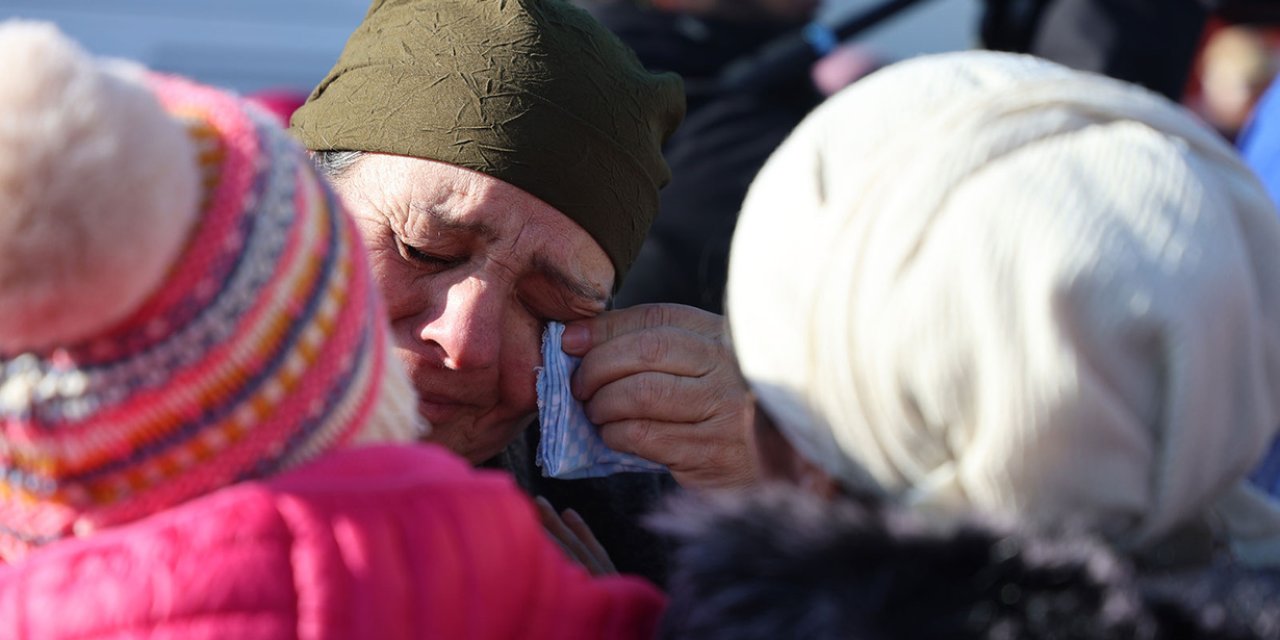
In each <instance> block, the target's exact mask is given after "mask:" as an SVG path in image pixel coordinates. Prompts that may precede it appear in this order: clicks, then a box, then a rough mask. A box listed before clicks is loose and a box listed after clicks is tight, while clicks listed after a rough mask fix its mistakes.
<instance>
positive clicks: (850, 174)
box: [728, 52, 1280, 561]
mask: <svg viewBox="0 0 1280 640" xmlns="http://www.w3.org/2000/svg"><path fill="white" fill-rule="evenodd" d="M780 212H786V217H785V218H783V217H781V215H780ZM1276 273H1280V223H1277V221H1276V218H1275V211H1274V210H1273V208H1272V206H1271V205H1270V203H1269V202H1268V201H1267V197H1266V194H1265V193H1264V192H1263V191H1262V189H1261V187H1260V186H1259V185H1258V184H1257V182H1256V180H1255V179H1254V178H1253V177H1252V175H1251V174H1250V173H1249V172H1248V171H1247V170H1246V169H1245V168H1244V167H1243V166H1242V165H1241V164H1240V163H1239V162H1238V160H1237V159H1236V158H1235V157H1234V155H1233V153H1232V151H1231V150H1230V149H1229V148H1228V147H1227V146H1226V145H1225V144H1224V143H1222V142H1221V141H1220V140H1219V139H1218V138H1217V137H1216V136H1215V135H1214V134H1213V133H1212V132H1210V131H1208V130H1207V129H1206V128H1205V127H1203V126H1202V125H1200V124H1199V123H1197V122H1196V121H1195V120H1194V119H1193V118H1192V117H1190V116H1189V115H1188V114H1186V113H1185V112H1183V111H1182V110H1181V109H1180V108H1178V107H1176V106H1174V105H1172V104H1171V103H1168V102H1167V101H1165V100H1164V99H1162V98H1160V97H1158V96H1156V95H1154V94H1151V93H1149V92H1146V91H1144V90H1141V89H1139V88H1136V87H1134V86H1131V85H1127V84H1124V83H1121V82H1118V81H1114V80H1109V79H1107V78H1103V77H1100V76H1094V75H1091V74H1085V73H1080V72H1075V71H1071V70H1069V69H1066V68H1064V67H1060V66H1057V65H1054V64H1052V63H1048V62H1044V61H1041V60H1037V59H1034V58H1029V57H1021V56H1014V55H1010V54H999V53H991V52H968V53H959V54H947V55H942V56H935V57H924V58H920V59H916V60H912V61H909V62H906V63H901V64H899V65H895V66H893V67H890V68H888V69H887V70H884V71H881V72H879V73H877V74H874V75H872V76H870V77H868V78H867V79H865V80H863V81H861V82H859V83H857V84H855V85H853V86H852V87H851V88H850V89H847V90H846V91H844V92H843V93H841V94H839V95H837V96H836V97H835V98H833V99H832V100H830V101H829V102H828V103H827V104H825V105H824V106H823V107H820V108H819V109H818V110H817V111H815V112H814V114H812V115H811V116H810V117H809V119H808V120H807V121H806V122H805V123H804V124H802V125H801V127H800V128H799V129H798V130H797V131H796V133H795V134H793V136H792V137H791V138H790V139H789V140H788V141H787V142H786V143H784V145H783V146H782V148H781V149H780V150H779V151H778V152H777V153H776V154H775V155H774V156H773V158H771V160H770V161H769V163H768V164H767V165H766V166H765V168H764V170H763V171H762V172H761V173H760V175H759V176H758V177H757V180H756V182H755V183H754V184H753V187H752V190H751V192H750V194H749V195H748V198H747V202H746V204H745V206H744V210H743V213H742V217H741V219H740V222H739V227H738V231H737V234H736V236H735V238H734V245H733V249H732V255H731V264H730V281H729V287H728V289H729V293H728V316H729V321H730V326H731V330H732V334H733V337H734V341H735V348H736V351H737V354H738V357H739V359H740V361H741V364H742V369H743V372H744V373H745V375H746V376H747V378H748V380H749V382H750V383H751V386H752V387H753V389H754V391H755V392H756V393H757V395H758V397H759V398H760V401H761V404H762V405H763V407H764V408H765V410H766V411H768V412H769V413H770V414H771V416H772V417H773V418H774V420H775V422H777V423H778V424H779V426H780V428H781V429H782V430H783V431H784V433H785V434H786V435H787V437H788V439H789V440H790V441H791V442H792V443H793V444H795V446H796V448H797V449H798V450H799V451H800V452H801V453H802V454H804V455H806V456H807V457H809V458H810V459H812V460H814V461H816V462H817V463H818V464H819V465H820V466H822V467H823V468H824V469H826V470H827V471H828V472H829V473H831V474H832V475H834V476H835V477H837V478H839V479H841V480H843V481H844V482H845V483H847V484H850V485H859V486H873V487H877V488H880V489H883V490H885V491H887V492H888V493H890V494H892V495H895V496H898V497H899V498H901V499H902V500H905V501H907V502H909V503H912V504H916V505H919V506H922V507H930V508H939V509H942V510H954V509H959V510H963V509H966V508H970V507H976V508H978V509H980V510H985V511H992V512H997V513H1003V514H1011V515H1013V516H1014V517H1017V518H1020V519H1024V520H1026V521H1029V522H1034V523H1036V524H1042V525H1052V524H1055V523H1061V522H1063V521H1067V520H1076V519H1079V520H1082V521H1083V522H1084V523H1086V524H1087V526H1090V527H1093V528H1095V529H1096V530H1098V531H1100V532H1101V533H1103V534H1104V535H1105V536H1107V537H1108V538H1109V539H1110V540H1111V541H1112V542H1113V543H1115V544H1117V545H1119V546H1120V547H1122V548H1125V549H1126V550H1145V549H1148V548H1151V547H1152V546H1154V545H1157V543H1158V542H1159V541H1161V540H1163V539H1165V538H1167V537H1169V536H1172V535H1175V534H1177V533H1178V532H1180V531H1182V530H1184V529H1187V528H1189V527H1190V528H1194V527H1196V526H1203V525H1206V524H1212V525H1217V526H1220V527H1221V528H1223V529H1225V530H1226V531H1227V536H1228V537H1230V538H1231V539H1232V542H1233V543H1234V544H1236V550H1237V551H1239V552H1241V553H1242V554H1244V555H1254V556H1256V557H1259V558H1261V557H1264V556H1265V557H1266V558H1267V559H1268V560H1269V561H1274V560H1276V559H1280V556H1278V555H1276V554H1275V553H1274V552H1275V551H1276V547H1275V545H1274V542H1275V541H1276V540H1277V537H1276V536H1277V534H1280V519H1278V518H1277V512H1276V511H1275V509H1274V507H1273V506H1271V505H1269V503H1265V502H1263V501H1260V500H1259V499H1258V496H1257V495H1256V494H1253V493H1251V492H1250V491H1249V490H1248V489H1247V488H1246V487H1244V486H1243V485H1242V484H1241V483H1240V482H1239V480H1240V478H1241V477H1242V476H1243V475H1244V474H1245V472H1246V471H1247V470H1248V469H1249V467H1250V465H1251V464H1252V463H1253V462H1254V461H1255V460H1256V459H1257V458H1258V457H1259V456H1260V455H1261V453H1262V452H1263V450H1264V448H1265V446H1266V444H1267V443H1268V442H1269V441H1270V439H1271V437H1272V436H1273V434H1274V430H1275V428H1276V425H1277V424H1278V423H1280V406H1277V404H1276V403H1277V400H1276V399H1277V398H1280V278H1276V277H1275V276H1274V274H1276ZM1208 521H1211V522H1208Z"/></svg>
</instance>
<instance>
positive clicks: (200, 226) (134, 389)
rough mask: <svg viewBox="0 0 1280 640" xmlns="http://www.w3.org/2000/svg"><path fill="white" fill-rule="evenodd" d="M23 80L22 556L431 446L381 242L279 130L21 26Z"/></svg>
mask: <svg viewBox="0 0 1280 640" xmlns="http://www.w3.org/2000/svg"><path fill="white" fill-rule="evenodd" d="M0 65H4V67H5V68H7V69H10V70H21V71H20V72H12V73H8V74H5V75H6V76H11V77H8V78H5V79H0V151H3V153H0V156H4V157H5V159H4V160H0V557H4V558H6V559H13V558H15V557H18V556H20V555H22V554H23V553H25V552H26V550H27V549H28V548H29V547H31V546H33V545H39V544H42V543H45V542H49V541H52V540H56V539H58V538H62V537H66V536H70V535H85V534H87V533H90V532H92V531H94V530H96V529H100V528H102V527H104V526H110V525H112V524H117V523H122V522H127V521H130V520H135V519H137V518H140V517H143V516H146V515H148V514H151V513H154V512H157V511H160V510H162V509H165V508H167V507H169V506H172V505H175V504H177V503H180V502H183V501H185V500H189V499H191V498H194V497H197V496H200V495H202V494H205V493H208V492H210V491H214V490H216V489H219V488H221V487H224V486H227V485H230V484H232V483H235V482H238V481H242V480H249V479H253V478H260V477H264V476H269V475H272V474H275V473H278V472H280V471H281V470H283V469H287V468H289V467H292V466H294V465H297V464H299V463H301V462H303V461H306V460H308V459H311V458H314V457H316V456H318V455H320V454H321V453H323V452H325V451H327V450H330V449H333V448H336V447H341V446H344V445H348V444H353V443H360V442H386V441H411V440H413V439H415V438H417V437H418V436H420V435H421V433H422V432H423V430H424V429H425V425H423V424H422V423H421V422H420V419H419V418H418V417H417V415H416V411H415V405H416V403H415V401H414V398H415V396H414V394H413V390H412V386H411V385H410V383H409V380H408V377H407V375H406V374H405V373H404V371H403V370H402V369H401V368H400V366H399V363H398V361H397V360H396V359H395V358H394V357H393V356H392V355H391V347H390V343H389V336H388V328H387V326H386V320H385V313H384V309H383V306H382V302H381V301H380V299H379V297H378V293H377V290H376V287H374V286H373V283H372V281H371V276H370V273H369V269H368V265H367V264H366V258H365V255H364V252H363V249H362V248H361V244H360V242H359V241H358V240H359V237H358V234H357V230H356V228H355V227H354V225H353V223H352V221H351V220H350V219H349V218H348V217H347V216H346V215H345V214H344V213H343V210H342V208H341V207H340V206H339V203H338V201H337V200H336V198H335V196H334V195H333V194H332V193H331V192H330V191H329V190H328V188H327V187H326V186H325V185H324V184H323V182H322V181H321V180H320V179H319V178H318V177H317V176H316V174H315V173H314V172H313V170H312V169H311V165H310V163H309V162H308V160H307V158H306V156H305V154H304V152H303V151H302V150H301V149H300V148H299V147H297V146H296V145H295V144H294V143H293V141H292V140H291V139H290V138H288V136H287V134H285V132H284V131H283V130H281V129H280V128H279V125H277V124H276V123H275V122H273V121H272V119H271V117H270V116H269V115H267V114H265V113H260V112H255V110H254V109H253V108H252V107H250V106H247V105H246V103H245V102H244V101H242V100H240V99H238V98H236V97H233V96H231V95H228V94H226V93H223V92H221V91H218V90H215V89H212V88H209V87H205V86H201V85H197V84H194V83H192V82H189V81H186V80H183V79H180V78H174V77H162V76H157V75H153V74H149V73H147V72H145V71H144V70H142V69H140V68H137V67H130V66H125V65H123V64H121V63H103V62H97V61H94V60H93V59H92V58H90V57H89V56H88V55H86V54H85V53H84V52H83V51H81V50H80V49H79V48H78V47H76V45H75V44H74V43H72V42H70V41H68V40H66V39H65V38H64V37H63V36H62V35H61V34H59V33H58V32H57V30H56V29H54V28H53V27H51V26H48V25H40V24H36V23H29V22H16V21H15V22H9V23H5V24H3V25H0ZM13 158H18V159H20V160H21V162H14V161H13V160H12V159H13Z"/></svg>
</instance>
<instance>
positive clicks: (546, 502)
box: [533, 496, 554, 511]
mask: <svg viewBox="0 0 1280 640" xmlns="http://www.w3.org/2000/svg"><path fill="white" fill-rule="evenodd" d="M533 501H534V502H536V503H538V504H540V505H542V506H544V507H546V508H548V509H551V502H550V501H549V500H547V499H546V498H544V497H542V496H538V497H536V498H534V499H533ZM553 511H554V509H553Z"/></svg>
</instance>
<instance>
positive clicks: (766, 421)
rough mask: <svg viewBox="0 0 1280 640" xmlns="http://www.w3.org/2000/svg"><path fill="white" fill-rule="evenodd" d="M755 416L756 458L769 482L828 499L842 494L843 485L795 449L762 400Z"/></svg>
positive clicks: (756, 408)
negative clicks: (782, 484) (797, 488)
mask: <svg viewBox="0 0 1280 640" xmlns="http://www.w3.org/2000/svg"><path fill="white" fill-rule="evenodd" d="M754 413H755V416H754V424H755V440H756V457H757V458H758V460H759V462H760V470H761V473H762V474H763V476H764V478H765V479H766V480H772V481H775V482H785V483H788V484H792V485H795V486H797V487H800V488H801V489H804V490H805V491H807V492H809V493H812V494H814V495H817V496H819V497H821V498H823V499H825V500H830V499H833V498H835V497H836V496H838V495H840V494H841V489H840V484H839V483H838V482H836V480H835V479H834V478H832V477H831V475H830V474H828V473H827V472H826V471H824V470H823V469H822V468H821V467H819V466H818V465H816V464H814V463H813V462H811V461H809V460H808V459H806V458H805V457H804V456H802V455H800V453H799V452H798V451H796V449H795V447H793V446H791V443H790V442H788V441H787V438H786V436H784V435H783V434H782V431H781V430H779V429H778V426H777V425H776V424H774V422H773V419H772V418H771V417H770V416H769V413H768V412H767V411H765V409H764V407H762V406H760V403H759V402H758V401H757V402H755V403H754Z"/></svg>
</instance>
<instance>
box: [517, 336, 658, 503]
mask: <svg viewBox="0 0 1280 640" xmlns="http://www.w3.org/2000/svg"><path fill="white" fill-rule="evenodd" d="M563 333H564V325H563V324H561V323H559V322H549V323H547V329H546V331H545V332H544V333H543V334H542V368H541V369H539V370H538V382H537V387H538V422H539V423H540V424H541V429H542V437H541V438H540V439H539V442H538V453H537V461H538V466H539V467H542V475H544V476H550V477H552V478H561V479H576V478H596V477H600V476H607V475H612V474H614V473H620V472H625V471H642V472H661V471H666V467H664V466H662V465H660V464H657V463H655V462H650V461H648V460H645V459H644V458H641V457H639V456H635V455H631V454H628V453H619V452H617V451H614V450H612V449H610V448H609V447H607V446H605V444H604V441H603V440H601V439H600V433H599V431H598V428H597V427H596V425H594V424H591V421H590V420H588V419H587V414H586V413H585V412H584V411H583V409H582V403H580V402H578V401H577V400H576V399H574V397H573V394H572V393H571V392H570V390H569V378H570V376H572V375H573V372H574V370H575V369H577V368H578V363H579V362H580V359H579V358H575V357H573V356H570V355H569V354H567V353H565V352H564V350H563V349H562V348H561V347H560V337H561V335H562V334H563Z"/></svg>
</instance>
